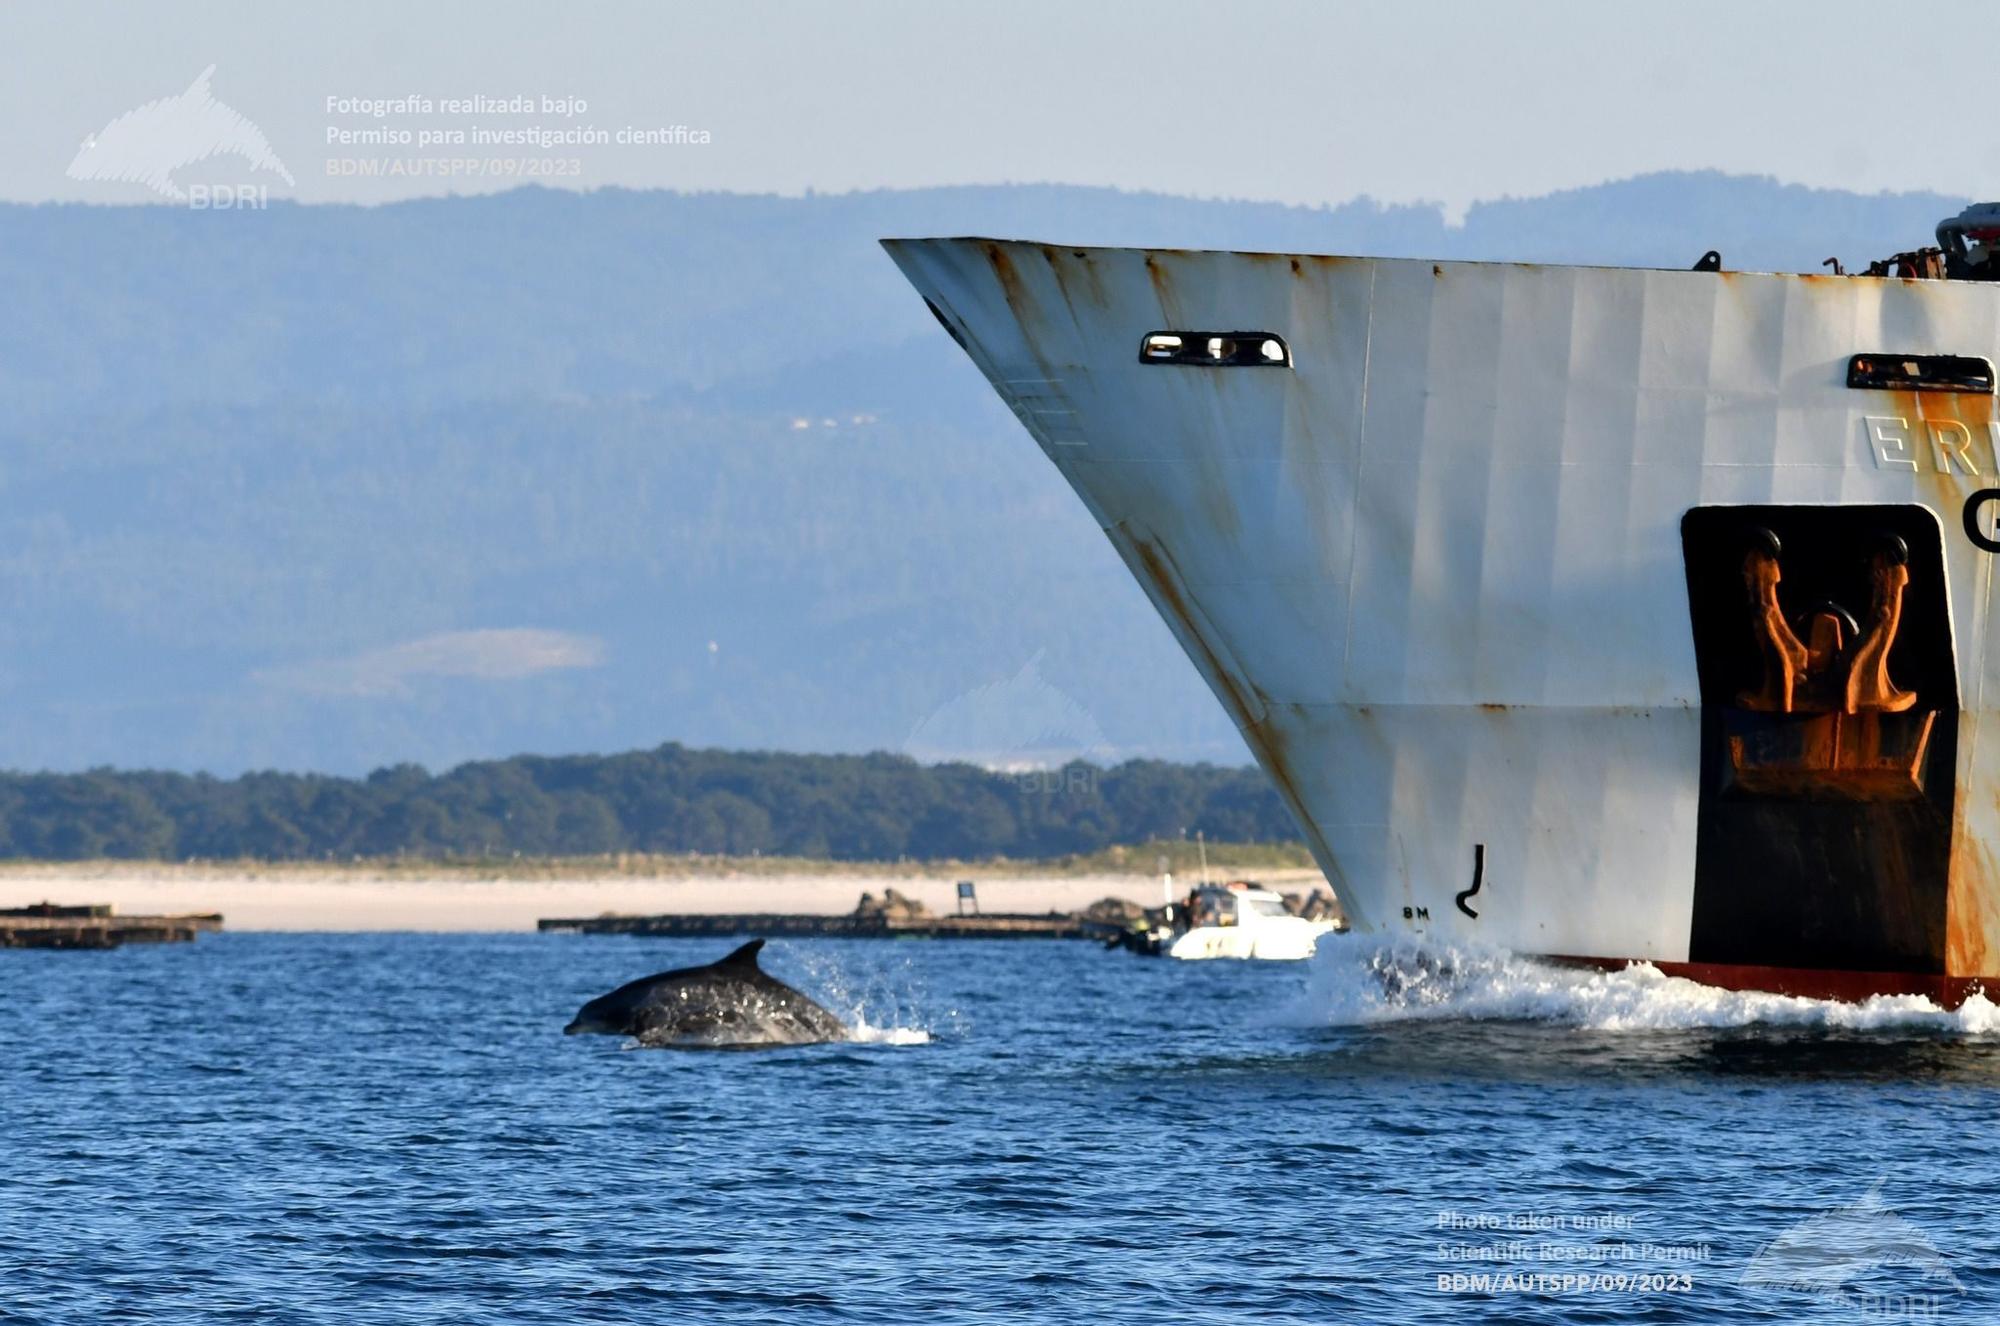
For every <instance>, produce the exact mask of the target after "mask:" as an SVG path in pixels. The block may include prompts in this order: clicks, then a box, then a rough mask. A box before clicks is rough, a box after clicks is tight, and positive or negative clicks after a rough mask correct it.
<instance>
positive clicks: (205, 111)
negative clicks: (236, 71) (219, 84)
mask: <svg viewBox="0 0 2000 1326" xmlns="http://www.w3.org/2000/svg"><path fill="white" fill-rule="evenodd" d="M214 76H215V66H214V65H210V66H209V67H208V68H206V69H204V70H202V71H201V73H200V75H199V76H197V77H196V78H195V80H194V82H192V83H190V84H189V85H188V89H187V91H185V92H181V93H177V94H176V95H174V96H171V97H161V98H160V99H159V100H158V101H149V102H147V103H146V104H145V105H143V106H139V107H137V108H135V109H133V110H129V111H126V112H125V113H124V114H123V115H120V116H119V117H118V118H117V119H115V120H113V121H111V123H109V124H107V125H105V126H104V127H103V128H102V129H99V130H98V131H97V132H96V133H94V134H92V135H91V136H90V137H88V138H86V139H84V140H83V146H82V147H81V148H79V149H78V151H77V154H76V159H75V160H73V161H71V162H70V163H69V169H68V170H67V171H65V172H64V173H65V174H67V175H68V176H69V177H70V178H71V179H73V180H130V181H133V182H134V183H138V184H143V185H145V186H146V187H147V188H149V189H151V190H152V191H153V192H154V193H157V194H159V195H160V196H162V197H165V198H173V199H176V200H178V201H182V202H185V201H186V200H187V196H188V195H187V190H186V189H184V188H183V187H181V183H180V181H179V180H177V179H175V178H174V172H175V171H178V170H181V169H183V168H185V167H187V166H192V165H194V164H195V163H196V162H198V161H206V160H208V159H209V158H210V157H215V156H234V157H241V158H242V159H243V161H244V163H245V164H246V165H248V166H249V167H250V169H251V170H268V171H271V172H272V173H273V174H275V175H277V176H278V177H279V178H280V179H282V180H284V182H285V183H287V184H291V183H293V180H292V172H291V171H289V170H286V169H285V163H284V162H282V161H280V160H279V159H278V154H277V153H276V152H273V151H272V150H271V143H270V140H269V139H267V138H265V137H264V131H263V130H261V129H259V128H258V127H257V126H256V125H254V124H252V123H251V122H250V121H249V120H246V119H245V118H243V116H242V115H240V114H238V113H237V112H236V111H235V110H234V109H233V108H231V107H229V106H226V105H224V104H223V103H221V102H219V101H217V100H216V99H215V93H214V92H213V91H212V90H211V89H210V87H209V80H210V79H211V78H213V77H214Z"/></svg>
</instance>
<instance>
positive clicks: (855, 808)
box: [0, 744, 1296, 861]
mask: <svg viewBox="0 0 2000 1326" xmlns="http://www.w3.org/2000/svg"><path fill="white" fill-rule="evenodd" d="M1197 831H1199V832H1201V833H1203V834H1204V835H1206V837H1207V838H1208V839H1209V840H1210V841H1213V842H1236V843H1269V842H1283V841H1290V840H1292V839H1294V838H1295V837H1296V829H1295V828H1294V826H1293V824H1292V821H1291V819H1290V818H1289V816H1288V815H1287V813H1286V811H1285V809H1284V807H1283V805H1282V804H1281V803H1280V802H1279V800H1278V797H1277V795H1276V793H1275V792H1274V791H1273V789H1272V787H1271V785H1270V783H1269V782H1268V780H1266V779H1265V778H1264V776H1263V775H1262V774H1261V773H1259V772H1258V771H1257V770H1255V769H1244V768H1225V767H1221V766H1217V765H1211V764H1173V763H1167V762H1163V761H1155V760H1133V761H1128V762H1126V763H1124V764H1119V765H1116V766H1113V767H1110V768H1099V767H1097V766H1095V765H1091V764H1085V763H1077V764H1072V765H1069V766H1067V767H1065V768H1062V769H1052V770H1040V771H1035V772H1030V773H1021V774H1010V773H999V772H994V771H991V770H987V769H981V768H978V767H976V766H973V765H969V764H936V765H924V764H919V763H917V762H916V761H915V760H912V759H909V758H907V757H905V756H900V755H887V754H875V755H790V754H776V753H768V752H737V751H722V750H690V749H687V748H684V747H682V746H679V745H675V744H669V745H665V746H661V747H659V748H658V749H656V750H648V751H631V752H627V753H624V754H618V755H601V756H600V755H579V756H563V757H542V756H529V755H523V756H517V757H515V758H513V759H506V760H486V761H479V762H475V763H470V764H464V765H460V766H459V767H457V768H455V769H452V770H450V771H449V772H446V773H441V774H435V775H434V774H431V773H429V772H427V771H426V770H424V769H423V768H421V767H418V766H416V765H398V766H395V767H393V768H386V769H378V770H376V771H375V772H374V773H372V774H369V775H368V776H367V777H366V778H338V777H331V776H326V775H319V774H286V773H249V774H244V775H243V776H241V777H238V778H216V777H212V776H209V775H206V774H180V773H159V772H125V771H118V770H111V769H96V770H91V771H89V772H87V773H75V774H57V773H11V774H0V857H5V858H16V859H19V858H29V859H37V860H86V859H92V858H99V857H121V858H137V859H147V860H187V859H196V858H232V857H255V858H262V859H266V860H313V859H347V858H352V857H385V856H417V857H437V858H446V857H491V856H506V855H514V854H520V855H523V856H582V855H593V854H599V853H612V852H663V853H685V852H700V853H726V854H730V855H739V856H749V855H758V854H762V855H784V856H802V857H818V858H826V859H833V860H857V861H869V860H875V861H885V860H900V859H913V860H939V859H951V858H956V859H980V858H985V857H991V856H1018V857H1053V856H1064V855H1069V854H1072V853H1084V852H1093V851H1098V850H1100V849H1103V848H1106V847H1111V846H1115V845H1119V844H1137V843H1142V842H1147V841H1151V840H1154V839H1161V838H1178V837H1182V836H1188V837H1192V836H1193V835H1194V834H1195V833H1196V832H1197Z"/></svg>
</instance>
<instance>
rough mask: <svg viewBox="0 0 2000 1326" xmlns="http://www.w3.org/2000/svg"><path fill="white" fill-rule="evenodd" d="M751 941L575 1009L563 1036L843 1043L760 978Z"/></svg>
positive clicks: (827, 1017)
mask: <svg viewBox="0 0 2000 1326" xmlns="http://www.w3.org/2000/svg"><path fill="white" fill-rule="evenodd" d="M763 947H764V941H763V940H761V939H753V940H751V941H750V942H749V943H747V944H745V945H744V946H743V947H741V948H739V949H737V950H736V951H735V952H734V953H731V954H730V955H729V956H728V957H726V958H724V959H722V960H721V961H720V962H711V963H710V964H709V965H708V966H706V967H683V968H680V969H678V970H676V971H663V972H661V973H660V974H659V975H657V976H642V977H641V978H639V979H638V980H636V981H632V982H629V983H628V984H625V985H621V986H619V987H618V988H617V989H616V990H613V991H612V992H611V993H610V994H607V995H599V996H598V997H597V998H595V999H593V1000H591V1001H590V1002H589V1003H587V1004H585V1005H584V1006H583V1007H582V1008H580V1009H578V1010H577V1013H576V1017H575V1018H573V1019H572V1020H571V1021H570V1024H569V1025H568V1026H567V1027H564V1028H563V1033H564V1034H565V1035H569V1036H575V1035H578V1034H579V1033H583V1032H599V1033H603V1034H606V1035H612V1036H636V1037H637V1038H638V1040H639V1043H640V1044H641V1045H653V1046H687V1047H722V1046H729V1047H744V1046H755V1045H813V1044H817V1043H819V1042H821V1041H840V1040H846V1039H847V1035H848V1032H847V1028H846V1027H845V1026H844V1025H842V1023H841V1021H840V1019H839V1018H836V1017H835V1016H834V1015H833V1014H831V1013H829V1012H827V1011H826V1010H825V1009H824V1008H821V1007H820V1006H819V1005H818V1004H816V1003H814V1002H813V1001H812V1000H810V999H808V998H806V997H805V996H804V995H802V994H800V993H799V992H798V991H797V990H794V989H793V988H792V987H791V986H789V985H786V984H785V983H784V982H783V981H780V980H777V979H776V978H774V977H771V976H767V975H765V974H764V971H763V969H762V968H760V967H759V966H758V965H757V950H759V949H761V948H763Z"/></svg>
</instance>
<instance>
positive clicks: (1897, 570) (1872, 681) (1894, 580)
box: [1846, 540, 1917, 714]
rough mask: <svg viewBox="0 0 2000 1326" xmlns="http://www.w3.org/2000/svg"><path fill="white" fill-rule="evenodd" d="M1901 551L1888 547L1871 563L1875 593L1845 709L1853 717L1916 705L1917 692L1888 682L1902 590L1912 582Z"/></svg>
mask: <svg viewBox="0 0 2000 1326" xmlns="http://www.w3.org/2000/svg"><path fill="white" fill-rule="evenodd" d="M1898 544H1899V545H1900V540H1899V541H1898ZM1900 551H1901V549H1900V546H1898V547H1894V548H1885V549H1883V550H1881V551H1878V552H1877V553H1876V554H1875V555H1874V557H1873V558H1871V559H1870V561H1869V572H1870V576H1871V579H1872V581H1873V590H1872V594H1871V597H1870V600H1869V605H1868V626H1867V628H1866V630H1864V631H1863V632H1862V635H1861V640H1860V643H1859V644H1857V645H1856V646H1855V649H1854V660H1853V662H1852V663H1851V664H1850V665H1849V668H1848V672H1847V704H1846V710H1847V712H1848V713H1850V714H1858V713H1862V712H1865V711H1875V712H1881V713H1891V714H1900V713H1902V712H1903V711H1905V710H1907V709H1911V708H1914V707H1915V706H1916V703H1917V693H1916V692H1915V691H1905V690H1899V689H1897V687H1896V683H1895V682H1893V681H1891V680H1890V679H1889V650H1890V648H1891V647H1892V646H1893V645H1894V644H1895V643H1896V630H1897V628H1898V627H1900V626H1901V625H1902V622H1903V590H1904V589H1905V588H1907V587H1908V585H1909V583H1910V568H1909V566H1908V565H1907V563H1908V561H1909V557H1908V554H1906V553H1905V554H1903V555H1901V556H1898V553H1899V552H1900Z"/></svg>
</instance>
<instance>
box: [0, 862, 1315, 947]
mask: <svg viewBox="0 0 2000 1326" xmlns="http://www.w3.org/2000/svg"><path fill="white" fill-rule="evenodd" d="M966 878H970V879H973V880H974V881H975V882H976V884H977V885H978V889H979V905H980V907H981V908H982V909H983V910H985V911H988V912H1047V911H1074V910H1078V909H1081V908H1083V907H1087V906H1089V905H1090V904H1091V903H1093V902H1095V901H1097V900H1098V899H1099V898H1104V897H1120V898H1130V899H1132V900H1133V901H1135V902H1140V903H1144V904H1146V905H1149V906H1150V905H1154V904H1157V903H1158V902H1159V901H1160V880H1159V877H1158V876H1153V875H1133V874H1110V873H1103V874H1059V873H1046V874H1032V873H1030V874H997V875H982V874H980V873H979V872H978V871H976V870H975V871H963V872H952V873H923V872H920V871H909V870H898V869H893V868H884V869H882V870H881V871H880V872H879V873H873V874H871V873H868V872H867V871H866V870H865V869H862V868H855V867H849V868H842V869H839V870H836V871H831V872H826V873H782V872H781V873H768V874H767V873H761V872H755V873H753V872H744V873H729V874H720V875H701V874H687V875H673V876H650V877H644V876H633V875H629V874H619V873H617V872H615V871H606V872H605V873H604V874H602V875H601V876H592V875H589V874H581V875H569V874H563V875H561V876H560V877H556V878H547V879H521V878H512V877H502V876H501V875H500V874H498V873H495V874H492V875H488V876H485V877H481V876H480V875H479V874H478V873H477V872H475V871H460V870H441V871H438V872H436V873H433V874H425V873H422V872H421V871H420V870H417V869H411V868H401V867H399V868H394V869H381V870H371V869H369V868H367V867H365V866H356V867H315V866H272V867H256V866H229V865H217V866H206V865H160V864H157V863H148V862H104V861H93V862H84V863H79V864H63V863H52V864H35V865H15V866H6V867H4V868H0V907H20V906H25V905H27V904H30V903H37V902H42V901H45V900H46V901H52V902H59V903H86V902H92V903H110V904H112V905H113V906H114V907H115V908H116V909H117V910H118V911H119V912H120V913H123V914H126V915H141V914H159V913H175V912H220V913H222V915H223V917H224V922H225V925H226V927H227V928H228V929H230V930H532V929H534V928H535V922H536V921H537V920H539V919H541V918H542V917H546V916H596V915H599V914H602V913H605V912H620V913H640V914H645V913H661V912H799V913H816V914H821V915H839V914H841V913H844V912H850V911H852V910H853V909H854V905H855V903H856V901H858V900H859V898H860V896H861V894H862V893H863V892H870V893H874V894H875V895H877V896H878V897H879V896H880V895H881V894H882V892H883V890H884V889H886V888H895V889H898V890H900V891H901V892H903V893H904V894H906V895H907V896H909V897H912V898H915V899H917V900H918V901H920V902H922V903H923V904H924V905H925V906H927V907H929V908H931V909H932V910H933V911H937V912H950V911H953V910H955V909H956V908H957V905H958V904H957V891H956V885H957V881H958V880H960V879H966ZM1257 878H1259V879H1260V880H1261V881H1263V882H1264V883H1266V884H1268V885H1271V886H1273V887H1276V888H1280V889H1284V890H1287V891H1296V892H1309V891H1310V890H1311V889H1313V888H1315V887H1323V886H1324V885H1323V881H1322V880H1321V878H1320V875H1319V872H1318V871H1316V870H1296V869H1286V870H1265V871H1260V872H1257Z"/></svg>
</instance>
